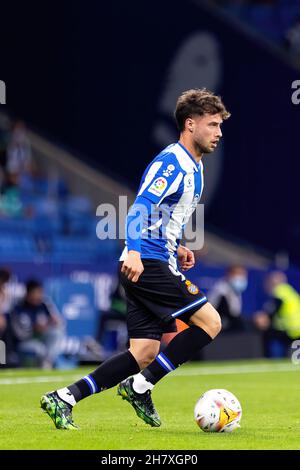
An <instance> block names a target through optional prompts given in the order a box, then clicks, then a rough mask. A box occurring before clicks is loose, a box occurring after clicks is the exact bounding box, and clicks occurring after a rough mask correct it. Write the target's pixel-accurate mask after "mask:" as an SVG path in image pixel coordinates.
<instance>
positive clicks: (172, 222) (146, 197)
mask: <svg viewBox="0 0 300 470" xmlns="http://www.w3.org/2000/svg"><path fill="white" fill-rule="evenodd" d="M203 184H204V183H203V165H202V162H201V161H200V163H199V164H197V162H196V161H195V159H194V158H193V157H192V155H191V154H190V153H189V152H188V151H187V150H186V149H185V148H184V147H183V145H182V144H181V143H179V142H177V143H176V144H171V145H169V146H168V147H166V148H165V149H164V150H163V151H162V152H160V153H159V155H158V156H157V157H156V158H155V159H154V160H153V161H152V162H151V163H150V165H148V167H147V168H146V170H145V172H144V174H143V176H142V179H141V183H140V187H139V191H138V195H137V199H136V201H135V203H134V205H133V206H132V208H131V210H130V211H129V213H128V217H127V227H126V229H127V232H126V233H127V237H126V247H125V249H124V251H123V253H122V255H121V258H120V260H121V261H122V260H123V259H124V257H125V255H126V254H127V250H128V249H129V250H130V249H135V250H137V251H140V253H141V258H148V259H159V260H161V261H166V262H168V263H169V265H170V267H173V268H174V270H176V271H177V248H178V244H179V241H180V239H181V237H182V231H183V229H184V226H185V224H186V223H187V221H188V220H189V218H190V216H191V214H192V213H193V212H194V210H195V208H196V205H197V203H198V202H199V200H200V197H201V194H202V191H203ZM141 204H142V205H143V207H145V206H146V208H147V210H146V211H145V210H144V211H143V217H142V220H141V219H139V220H140V223H141V227H140V234H139V236H136V238H135V239H134V237H133V236H132V235H131V231H130V229H129V228H130V223H131V222H132V223H133V222H136V221H135V217H136V214H137V212H138V211H137V210H136V209H137V207H138V206H139V205H141ZM132 214H133V215H132ZM140 214H141V212H139V215H140ZM129 222H130V223H129ZM136 226H137V225H136V223H135V228H136Z"/></svg>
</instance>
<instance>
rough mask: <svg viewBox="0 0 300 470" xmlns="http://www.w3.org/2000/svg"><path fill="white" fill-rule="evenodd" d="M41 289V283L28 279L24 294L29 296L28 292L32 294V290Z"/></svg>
mask: <svg viewBox="0 0 300 470" xmlns="http://www.w3.org/2000/svg"><path fill="white" fill-rule="evenodd" d="M41 287H43V284H42V283H41V282H39V281H37V280H36V279H29V280H28V281H27V282H26V293H27V294H30V292H32V291H33V290H34V289H39V288H41Z"/></svg>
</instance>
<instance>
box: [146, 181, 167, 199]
mask: <svg viewBox="0 0 300 470" xmlns="http://www.w3.org/2000/svg"><path fill="white" fill-rule="evenodd" d="M167 186H168V182H167V180H166V178H163V177H160V178H156V180H155V181H153V183H152V184H151V186H150V188H148V191H149V193H152V194H155V196H161V195H162V193H163V192H164V190H165V189H166V187H167Z"/></svg>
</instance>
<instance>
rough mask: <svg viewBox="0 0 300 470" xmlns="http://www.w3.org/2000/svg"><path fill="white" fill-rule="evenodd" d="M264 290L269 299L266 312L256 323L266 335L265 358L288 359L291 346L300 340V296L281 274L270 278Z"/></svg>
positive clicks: (261, 314)
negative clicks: (285, 357) (282, 357)
mask: <svg viewBox="0 0 300 470" xmlns="http://www.w3.org/2000/svg"><path fill="white" fill-rule="evenodd" d="M265 289H266V292H267V293H268V294H269V296H270V299H269V300H268V301H267V302H266V303H265V305H264V307H263V311H260V312H257V313H256V314H255V316H254V321H255V324H256V326H257V328H258V329H260V330H262V331H263V332H264V349H265V355H266V356H267V357H274V356H285V355H288V353H289V347H290V345H291V342H292V341H293V340H295V339H298V338H300V295H299V294H298V292H296V290H295V289H294V288H293V287H292V286H291V285H290V284H288V280H287V277H286V275H285V274H284V273H283V272H280V271H275V272H273V273H271V274H269V275H268V277H267V279H266V282H265Z"/></svg>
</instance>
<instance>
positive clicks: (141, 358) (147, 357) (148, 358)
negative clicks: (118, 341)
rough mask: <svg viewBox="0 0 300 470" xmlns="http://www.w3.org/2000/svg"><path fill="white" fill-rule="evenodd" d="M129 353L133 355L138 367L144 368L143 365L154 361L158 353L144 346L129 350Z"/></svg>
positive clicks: (145, 365)
mask: <svg viewBox="0 0 300 470" xmlns="http://www.w3.org/2000/svg"><path fill="white" fill-rule="evenodd" d="M131 353H132V354H133V356H134V357H135V359H136V361H137V363H138V365H139V367H140V369H145V367H147V366H148V365H149V364H151V362H153V361H154V359H155V358H156V356H157V354H158V350H157V349H148V348H144V349H139V350H131Z"/></svg>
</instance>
